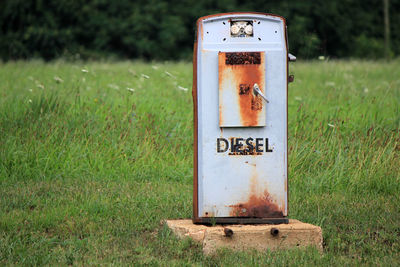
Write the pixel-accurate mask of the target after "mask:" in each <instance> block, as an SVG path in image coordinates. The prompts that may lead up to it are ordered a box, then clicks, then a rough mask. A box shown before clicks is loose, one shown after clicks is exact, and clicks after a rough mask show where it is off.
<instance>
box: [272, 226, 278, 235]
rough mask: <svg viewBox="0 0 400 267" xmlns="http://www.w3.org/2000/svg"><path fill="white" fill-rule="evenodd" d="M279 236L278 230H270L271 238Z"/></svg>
mask: <svg viewBox="0 0 400 267" xmlns="http://www.w3.org/2000/svg"><path fill="white" fill-rule="evenodd" d="M278 234H279V229H277V228H271V235H272V236H277V235H278Z"/></svg>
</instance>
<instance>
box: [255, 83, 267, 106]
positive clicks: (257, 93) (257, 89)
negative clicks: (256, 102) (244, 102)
mask: <svg viewBox="0 0 400 267" xmlns="http://www.w3.org/2000/svg"><path fill="white" fill-rule="evenodd" d="M253 91H254V94H255V95H260V96H261V97H262V98H263V99H264V100H265V102H267V103H269V101H268V99H267V98H266V97H265V95H264V94H263V93H262V92H261V90H260V87H258V84H256V83H255V84H254V85H253Z"/></svg>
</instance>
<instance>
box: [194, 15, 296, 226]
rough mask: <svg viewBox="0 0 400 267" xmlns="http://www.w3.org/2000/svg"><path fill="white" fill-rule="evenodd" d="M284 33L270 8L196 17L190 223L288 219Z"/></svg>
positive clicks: (282, 19)
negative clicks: (262, 12) (192, 187)
mask: <svg viewBox="0 0 400 267" xmlns="http://www.w3.org/2000/svg"><path fill="white" fill-rule="evenodd" d="M286 36H287V35H286V24H285V19H284V18H282V17H280V16H276V15H271V14H260V13H226V14H217V15H211V16H206V17H202V18H200V19H199V20H198V21H197V35H196V42H195V49H194V62H193V69H194V73H193V75H194V79H193V81H194V82H193V101H194V121H195V129H194V139H195V140H194V154H195V155H194V193H193V195H194V196H193V212H194V218H193V222H194V223H214V222H215V223H275V224H278V223H288V219H287V216H288V181H287V179H288V172H287V94H288V93H287V86H288V80H289V79H290V80H292V79H293V77H292V76H289V74H288V61H289V60H290V59H295V58H294V57H293V56H291V55H290V59H289V54H288V45H287V37H286Z"/></svg>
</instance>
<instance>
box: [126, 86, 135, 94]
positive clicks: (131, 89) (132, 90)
mask: <svg viewBox="0 0 400 267" xmlns="http://www.w3.org/2000/svg"><path fill="white" fill-rule="evenodd" d="M126 90H128V91H129V92H132V93H133V92H135V89H133V88H129V87H126Z"/></svg>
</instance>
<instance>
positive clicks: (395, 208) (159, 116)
mask: <svg viewBox="0 0 400 267" xmlns="http://www.w3.org/2000/svg"><path fill="white" fill-rule="evenodd" d="M291 73H294V74H295V77H296V80H295V82H294V83H293V84H291V85H290V88H289V175H290V177H289V179H290V181H289V190H290V192H289V198H290V200H289V206H290V217H291V218H296V219H299V220H302V221H305V222H308V223H312V224H316V225H319V226H321V227H322V229H323V235H324V253H323V254H319V253H318V252H317V251H316V250H315V249H312V248H310V249H306V250H304V249H295V250H290V251H279V252H265V253H259V252H255V251H246V252H240V253H238V252H232V251H229V250H221V251H219V253H218V254H217V255H215V256H212V257H206V256H203V255H202V252H201V247H200V246H199V245H197V244H195V243H194V242H192V241H191V240H183V241H182V240H177V239H176V238H175V237H174V236H173V235H172V234H171V232H170V231H169V230H168V229H166V228H165V227H163V226H161V225H160V221H161V220H162V219H167V218H169V219H172V218H189V217H191V214H192V167H193V162H192V153H193V150H192V144H193V137H192V136H193V129H192V126H193V115H192V113H193V111H192V98H191V85H192V69H191V64H190V63H168V62H167V63H153V64H145V63H142V62H119V63H99V62H94V63H66V62H62V61H57V62H53V63H48V64H45V63H42V62H38V61H31V62H11V63H2V64H0V96H1V97H0V265H68V264H73V265H103V264H104V265H109V264H115V265H132V264H135V265H162V266H170V265H179V266H180V265H197V266H201V265H208V266H216V265H224V266H231V265H247V266H250V265H259V266H263V265H268V264H273V265H278V266H287V265H300V266H311V265H328V264H329V265H380V266H390V265H393V266H395V265H399V264H400V197H399V195H400V194H399V193H400V105H399V103H400V75H399V74H400V62H399V61H393V62H389V63H385V62H364V61H337V62H335V61H333V62H305V63H304V62H297V63H294V64H292V66H291ZM185 88H188V89H189V90H187V91H186V90H185ZM131 89H133V90H131Z"/></svg>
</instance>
